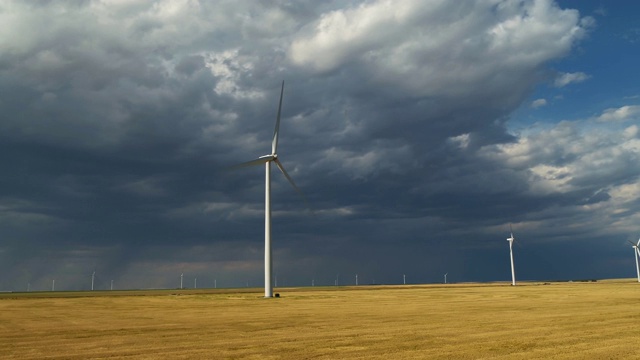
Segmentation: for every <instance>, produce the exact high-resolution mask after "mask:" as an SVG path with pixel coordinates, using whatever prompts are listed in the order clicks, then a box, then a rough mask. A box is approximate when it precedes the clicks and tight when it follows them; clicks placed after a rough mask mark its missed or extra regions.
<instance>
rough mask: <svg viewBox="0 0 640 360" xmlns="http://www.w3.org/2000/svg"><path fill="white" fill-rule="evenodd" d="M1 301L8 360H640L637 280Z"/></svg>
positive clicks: (0, 339) (1, 337)
mask: <svg viewBox="0 0 640 360" xmlns="http://www.w3.org/2000/svg"><path fill="white" fill-rule="evenodd" d="M277 290H278V292H279V293H280V294H281V296H282V297H281V298H273V299H263V298H262V297H261V293H262V290H261V289H253V290H251V291H247V290H242V291H241V290H233V289H228V290H224V289H217V290H213V289H210V290H183V291H178V290H162V291H96V292H77V293H71V292H69V293H66V292H59V293H52V292H48V293H47V292H41V293H19V294H17V293H15V294H0V358H2V359H104V358H109V359H123V358H124V359H638V358H640V350H638V343H637V341H636V340H637V336H638V332H639V330H640V284H638V283H637V282H634V281H632V280H619V281H599V282H586V283H582V282H574V283H547V284H542V283H522V284H519V285H518V286H515V287H512V286H509V285H508V284H506V283H495V284H448V285H424V286H409V285H407V286H380V287H370V286H360V287H333V288H317V287H316V288H298V289H277Z"/></svg>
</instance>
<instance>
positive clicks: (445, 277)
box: [444, 273, 449, 284]
mask: <svg viewBox="0 0 640 360" xmlns="http://www.w3.org/2000/svg"><path fill="white" fill-rule="evenodd" d="M448 274H449V273H444V283H445V284H446V283H447V275H448Z"/></svg>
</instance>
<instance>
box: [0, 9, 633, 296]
mask: <svg viewBox="0 0 640 360" xmlns="http://www.w3.org/2000/svg"><path fill="white" fill-rule="evenodd" d="M638 14H640V5H639V4H638V3H637V2H635V1H616V2H609V1H577V0H571V1H570V0H562V1H552V0H522V1H516V0H479V1H437V0H432V1H410V0H406V1H390V0H369V1H360V0H344V1H323V2H318V1H312V0H301V1H295V2H292V1H284V0H270V1H250V0H233V1H215V2H213V1H197V0H174V1H167V0H164V1H162V0H161V1H147V0H73V1H72V0H66V1H63V0H60V1H17V0H16V1H13V0H0V92H1V94H2V96H0V159H1V160H0V163H1V164H2V171H1V172H0V291H24V290H26V289H27V288H28V289H30V290H32V291H33V290H50V289H51V285H52V282H53V280H55V287H56V290H88V289H90V287H91V275H92V273H93V272H94V271H95V288H96V289H108V288H109V287H110V286H111V281H113V284H114V288H116V289H129V288H176V287H179V286H180V275H181V274H184V286H185V287H191V286H192V284H194V283H195V279H196V278H197V285H198V287H213V286H214V284H215V285H216V286H217V287H245V286H252V287H262V286H263V285H264V284H263V276H264V275H263V269H264V268H263V261H264V168H263V167H251V168H242V169H236V170H229V167H231V166H233V165H235V164H238V163H242V162H244V161H249V160H252V159H254V158H256V157H258V156H261V155H265V154H269V153H270V149H271V140H272V135H273V131H274V126H275V119H276V114H277V109H278V100H279V96H280V86H281V83H282V81H284V82H285V87H284V99H283V105H282V119H281V124H280V138H279V146H278V155H279V159H280V161H281V162H282V164H283V165H284V167H285V168H286V169H287V171H288V173H289V174H290V175H291V177H292V178H293V180H294V181H295V183H296V184H297V186H298V187H299V188H300V189H301V190H302V192H303V193H304V195H305V198H306V200H307V201H306V202H305V201H304V200H303V199H302V198H301V197H300V196H299V195H298V194H297V193H296V191H295V190H294V189H293V188H292V187H291V186H290V185H289V183H288V182H287V180H286V179H285V178H284V177H283V176H282V174H280V173H279V172H278V171H277V169H275V168H273V170H272V182H273V183H272V188H273V189H272V209H273V220H272V221H273V222H272V238H273V261H274V274H275V275H276V276H277V284H276V285H277V286H279V287H282V286H310V285H311V284H312V283H313V284H315V285H316V286H320V285H335V284H336V282H337V283H338V284H339V285H352V284H354V283H355V277H356V274H357V275H358V279H359V284H372V283H377V284H399V283H402V282H403V275H404V276H405V277H404V279H406V282H407V283H408V284H415V283H437V282H442V281H443V276H444V274H445V273H447V274H448V275H447V280H448V281H449V282H471V281H509V280H510V277H511V273H510V263H509V246H508V242H507V241H506V239H507V237H509V235H510V226H511V227H512V229H513V234H514V235H515V237H516V242H515V244H514V260H515V271H516V277H517V279H518V280H580V279H603V278H632V277H635V275H636V271H635V262H634V258H633V256H634V250H633V249H632V248H631V245H630V244H629V241H633V242H636V241H638V238H639V237H640V129H639V126H640V122H639V120H640V88H639V87H638V84H639V83H640V82H639V81H638V80H639V78H640V72H639V71H638V69H637V67H638V64H637V59H638V58H640V26H639V25H638V22H637V17H638ZM276 290H277V289H276Z"/></svg>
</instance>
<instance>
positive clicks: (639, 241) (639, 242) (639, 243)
mask: <svg viewBox="0 0 640 360" xmlns="http://www.w3.org/2000/svg"><path fill="white" fill-rule="evenodd" d="M636 246H637V247H640V239H638V243H637V244H636Z"/></svg>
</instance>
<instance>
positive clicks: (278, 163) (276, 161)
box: [274, 158, 309, 207]
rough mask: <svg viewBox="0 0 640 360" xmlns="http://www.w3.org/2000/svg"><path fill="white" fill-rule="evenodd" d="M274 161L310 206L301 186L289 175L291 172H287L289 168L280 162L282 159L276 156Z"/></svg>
mask: <svg viewBox="0 0 640 360" xmlns="http://www.w3.org/2000/svg"><path fill="white" fill-rule="evenodd" d="M274 162H275V163H276V165H277V166H278V169H280V171H281V172H282V174H283V175H284V177H286V178H287V180H289V183H290V184H291V186H293V188H294V189H295V190H296V191H297V192H298V194H299V195H300V196H301V197H302V200H304V203H305V204H306V205H307V207H309V202H308V201H307V197H306V196H304V193H303V192H302V190H300V188H299V187H298V186H297V185H296V183H294V182H293V179H292V178H291V176H289V174H288V173H287V170H285V169H284V166H282V163H281V162H280V160H278V158H276V159H275V160H274Z"/></svg>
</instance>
